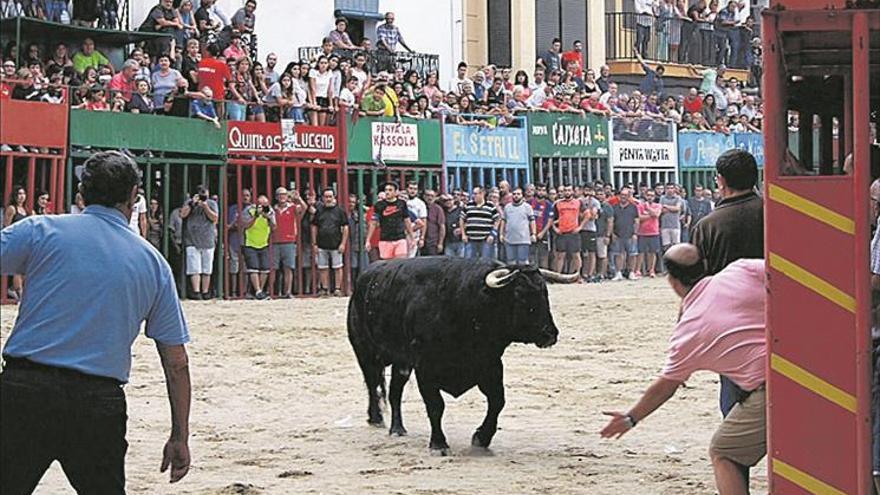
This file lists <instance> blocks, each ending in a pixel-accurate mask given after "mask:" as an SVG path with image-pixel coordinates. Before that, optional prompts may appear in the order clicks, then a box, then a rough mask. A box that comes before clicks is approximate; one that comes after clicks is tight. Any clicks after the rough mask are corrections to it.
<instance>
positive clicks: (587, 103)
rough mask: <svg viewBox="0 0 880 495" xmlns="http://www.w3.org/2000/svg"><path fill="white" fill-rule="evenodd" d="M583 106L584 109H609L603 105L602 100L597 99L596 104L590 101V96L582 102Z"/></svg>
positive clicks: (604, 110)
mask: <svg viewBox="0 0 880 495" xmlns="http://www.w3.org/2000/svg"><path fill="white" fill-rule="evenodd" d="M581 108H582V109H584V110H591V109H592V110H601V111H603V112H607V111H608V107H606V106H605V105H603V104H602V102H601V101H597V102H596V104H595V105H594V104H592V103H591V102H590V99H589V98H587V99H585V100H584V101H582V102H581Z"/></svg>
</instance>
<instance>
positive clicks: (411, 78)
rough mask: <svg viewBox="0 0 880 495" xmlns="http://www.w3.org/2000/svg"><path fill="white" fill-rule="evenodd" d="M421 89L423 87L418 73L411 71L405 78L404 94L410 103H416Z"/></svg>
mask: <svg viewBox="0 0 880 495" xmlns="http://www.w3.org/2000/svg"><path fill="white" fill-rule="evenodd" d="M421 89H422V85H421V83H420V82H419V73H418V72H416V71H414V70H410V71H409V72H407V73H406V75H404V76H403V94H404V95H406V96H407V98H409V100H410V101H415V99H416V95H417V94H418V93H420V92H421ZM398 94H400V93H398Z"/></svg>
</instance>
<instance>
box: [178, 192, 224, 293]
mask: <svg viewBox="0 0 880 495" xmlns="http://www.w3.org/2000/svg"><path fill="white" fill-rule="evenodd" d="M210 198H211V194H210V191H208V188H207V187H205V186H201V185H200V186H199V187H198V190H197V192H196V194H193V196H192V198H190V200H189V201H187V203H186V204H185V205H183V207H182V208H181V209H180V218H182V219H183V220H184V224H183V245H184V246H185V247H186V249H185V251H186V274H187V276H189V278H190V283H191V284H192V294H191V295H190V298H191V299H196V300H201V299H210V298H211V293H210V290H209V289H210V286H211V274H212V273H214V246H215V245H216V244H217V227H216V225H217V219H218V218H219V215H218V212H219V209H218V208H217V203H216V202H215V201H214V200H213V199H210Z"/></svg>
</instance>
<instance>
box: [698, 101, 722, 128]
mask: <svg viewBox="0 0 880 495" xmlns="http://www.w3.org/2000/svg"><path fill="white" fill-rule="evenodd" d="M700 113H702V114H703V120H705V121H706V124H707V125H708V126H709V127H712V126H714V125H715V121H716V120H717V119H718V108H717V107H716V106H715V96H714V95H706V97H705V98H703V111H702V112H700Z"/></svg>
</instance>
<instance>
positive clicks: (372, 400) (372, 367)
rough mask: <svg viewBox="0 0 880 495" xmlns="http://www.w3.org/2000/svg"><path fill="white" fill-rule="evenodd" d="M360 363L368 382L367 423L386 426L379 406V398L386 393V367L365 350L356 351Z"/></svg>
mask: <svg viewBox="0 0 880 495" xmlns="http://www.w3.org/2000/svg"><path fill="white" fill-rule="evenodd" d="M356 354H357V358H358V364H360V366H361V371H362V372H363V374H364V381H365V382H366V383H367V400H368V402H367V423H369V424H371V425H373V426H384V425H385V421H384V420H383V419H382V409H381V408H380V407H379V400H380V397H381V396H382V395H384V390H385V376H384V371H385V367H384V366H383V365H382V363H381V362H379V361H376V360H375V359H370V357H368V356H366V355H364V354H367V353H366V352H363V351H360V352H358V351H356Z"/></svg>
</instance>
